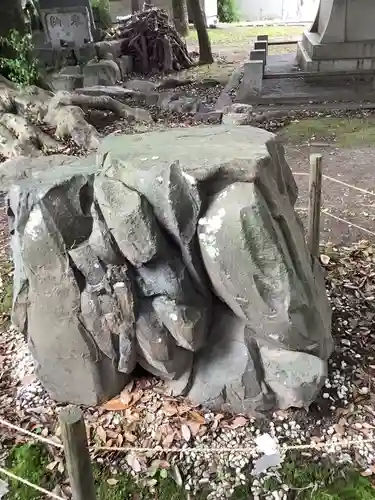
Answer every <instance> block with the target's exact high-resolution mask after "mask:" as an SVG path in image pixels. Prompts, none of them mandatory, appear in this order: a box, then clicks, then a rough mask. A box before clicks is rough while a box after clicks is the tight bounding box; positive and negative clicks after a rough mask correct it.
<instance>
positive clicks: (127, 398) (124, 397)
mask: <svg viewBox="0 0 375 500" xmlns="http://www.w3.org/2000/svg"><path fill="white" fill-rule="evenodd" d="M132 399H133V394H130V392H128V391H125V390H123V391H122V392H121V394H120V401H121V403H123V404H124V405H126V406H127V407H128V406H129V405H130V403H131V401H132Z"/></svg>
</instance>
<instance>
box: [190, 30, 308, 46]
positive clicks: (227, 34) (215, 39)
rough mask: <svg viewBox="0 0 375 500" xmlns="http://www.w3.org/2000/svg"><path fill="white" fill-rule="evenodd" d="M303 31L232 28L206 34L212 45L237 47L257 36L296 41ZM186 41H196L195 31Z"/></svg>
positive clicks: (191, 32)
mask: <svg viewBox="0 0 375 500" xmlns="http://www.w3.org/2000/svg"><path fill="white" fill-rule="evenodd" d="M303 31H304V27H303V26H233V27H230V28H213V29H209V30H208V34H209V37H210V40H211V44H212V45H239V44H249V42H250V40H251V39H255V38H256V37H257V35H268V36H269V39H270V40H273V39H286V40H288V39H290V40H298V39H300V38H301V37H302V33H303ZM187 41H189V42H197V41H198V37H197V32H196V31H195V30H191V31H190V33H189V35H188V37H187Z"/></svg>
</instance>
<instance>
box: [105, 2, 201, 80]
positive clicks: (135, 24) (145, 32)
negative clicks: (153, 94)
mask: <svg viewBox="0 0 375 500" xmlns="http://www.w3.org/2000/svg"><path fill="white" fill-rule="evenodd" d="M107 36H108V38H110V39H120V40H122V41H123V43H122V53H123V54H125V55H131V56H133V59H134V71H136V72H137V73H138V72H139V73H145V74H147V73H154V72H158V73H159V72H163V73H168V72H171V71H180V70H181V69H187V68H190V67H191V66H192V65H193V64H194V62H193V60H192V58H191V57H190V56H189V53H188V50H187V47H186V43H185V42H184V40H183V39H182V38H181V37H180V35H179V34H178V33H177V31H176V29H175V27H174V26H173V25H172V23H171V22H170V21H169V18H168V14H167V13H166V12H165V11H164V10H162V9H157V8H151V9H149V10H145V11H143V12H138V13H136V14H133V15H132V16H129V17H128V18H127V19H125V20H123V21H121V22H120V23H119V25H118V26H116V28H115V29H114V30H112V32H111V33H109V34H108V35H107Z"/></svg>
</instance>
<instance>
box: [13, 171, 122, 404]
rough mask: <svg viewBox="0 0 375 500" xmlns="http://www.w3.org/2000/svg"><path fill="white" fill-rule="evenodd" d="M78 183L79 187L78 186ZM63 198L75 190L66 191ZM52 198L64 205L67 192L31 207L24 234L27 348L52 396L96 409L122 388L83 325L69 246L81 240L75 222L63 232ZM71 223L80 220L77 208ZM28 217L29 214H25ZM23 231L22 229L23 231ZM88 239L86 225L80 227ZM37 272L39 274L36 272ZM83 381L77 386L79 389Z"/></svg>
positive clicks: (69, 213)
mask: <svg viewBox="0 0 375 500" xmlns="http://www.w3.org/2000/svg"><path fill="white" fill-rule="evenodd" d="M79 184H80V182H78V185H79ZM64 188H65V193H66V191H68V190H69V189H71V188H73V193H74V189H75V186H74V179H73V185H72V184H70V185H65V186H64ZM51 198H53V199H54V201H55V202H56V201H57V200H59V201H62V202H63V203H64V201H65V200H66V198H65V197H64V189H62V190H60V191H58V190H56V189H54V188H52V189H51V190H49V191H48V192H47V193H46V194H45V196H44V197H43V198H42V200H41V201H40V202H38V203H35V204H33V206H32V207H30V208H31V210H30V212H29V216H28V218H27V221H26V223H24V226H23V223H22V222H21V221H19V225H18V228H17V230H18V231H19V230H22V229H23V234H22V259H23V268H24V272H25V276H26V278H27V281H28V307H27V330H28V337H29V345H30V348H31V350H32V353H33V355H34V357H35V358H36V360H37V361H38V363H37V373H38V375H39V377H40V379H41V380H42V382H43V383H44V385H45V386H46V387H47V389H48V390H49V392H50V393H51V395H52V396H53V397H54V398H55V399H57V400H58V401H70V402H72V403H77V404H87V405H92V404H97V403H98V402H100V401H103V400H105V399H107V398H108V397H111V396H113V395H115V394H116V393H117V392H118V390H120V389H121V387H122V386H123V384H124V378H123V376H121V375H120V374H119V373H118V372H117V367H116V365H115V363H114V362H113V360H112V359H109V358H108V357H107V356H103V355H102V354H101V353H100V351H98V348H97V344H96V342H95V341H94V338H93V337H91V335H88V334H87V331H86V329H85V328H84V326H83V325H82V324H81V322H80V320H79V317H78V313H79V311H80V309H81V299H80V285H81V283H80V282H79V281H77V278H76V276H75V275H74V271H73V269H72V268H71V267H70V266H69V259H68V255H67V253H66V249H67V248H69V247H70V246H71V243H70V238H69V240H66V239H65V237H66V235H67V233H66V230H67V228H68V227H69V228H70V231H71V232H72V234H71V238H74V236H75V235H77V231H78V228H77V226H76V224H75V223H74V222H72V223H70V224H68V223H65V224H63V225H62V226H60V224H59V222H60V220H61V217H62V214H61V213H59V208H61V206H62V205H61V204H60V203H57V204H56V205H57V206H56V208H57V211H54V210H53V206H52V205H51V203H50V200H51ZM76 208H77V212H76V213H75V214H73V211H72V210H71V209H68V210H67V212H66V213H67V219H69V218H70V217H72V219H73V220H74V219H77V217H78V220H79V218H80V217H81V214H80V210H79V208H78V207H76ZM23 215H24V216H25V212H24V213H23ZM22 226H23V227H22ZM80 228H81V229H82V233H81V234H82V235H85V233H86V229H85V224H81V225H80ZM36 269H37V270H38V271H37V272H35V270H36ZM77 380H79V382H80V383H79V384H77Z"/></svg>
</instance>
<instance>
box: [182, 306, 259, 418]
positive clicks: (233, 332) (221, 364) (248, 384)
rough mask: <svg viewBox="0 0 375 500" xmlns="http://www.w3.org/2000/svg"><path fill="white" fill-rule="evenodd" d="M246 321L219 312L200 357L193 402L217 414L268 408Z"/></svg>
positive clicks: (191, 393)
mask: <svg viewBox="0 0 375 500" xmlns="http://www.w3.org/2000/svg"><path fill="white" fill-rule="evenodd" d="M245 328H246V322H245V321H244V320H241V319H240V318H238V317H236V316H235V315H234V314H233V313H232V312H231V311H229V310H225V309H221V308H218V309H216V310H215V314H214V317H213V324H212V325H211V333H210V342H209V344H207V347H205V348H203V349H202V350H201V351H200V352H199V353H198V355H197V358H196V361H195V364H194V378H193V381H192V388H191V390H190V392H189V399H190V400H191V401H193V402H194V403H196V404H204V405H205V406H208V407H209V408H212V409H213V410H217V411H228V410H229V411H233V412H235V413H248V412H254V411H256V410H257V409H258V408H259V409H264V401H263V394H262V391H261V388H260V385H259V382H258V379H257V372H256V368H255V365H254V361H253V359H252V356H251V353H250V351H249V347H248V343H249V341H248V339H247V338H246V334H245Z"/></svg>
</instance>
